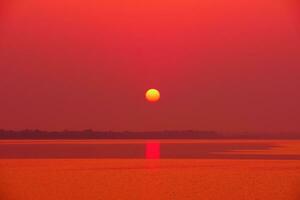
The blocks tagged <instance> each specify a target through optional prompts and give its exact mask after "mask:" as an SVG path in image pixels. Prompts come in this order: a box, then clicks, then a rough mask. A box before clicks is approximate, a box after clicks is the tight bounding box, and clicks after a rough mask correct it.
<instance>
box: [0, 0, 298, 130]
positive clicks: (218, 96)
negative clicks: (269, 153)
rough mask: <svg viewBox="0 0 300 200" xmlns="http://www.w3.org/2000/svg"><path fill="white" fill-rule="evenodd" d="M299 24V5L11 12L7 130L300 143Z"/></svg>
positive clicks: (73, 6) (206, 1)
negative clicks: (202, 133)
mask: <svg viewBox="0 0 300 200" xmlns="http://www.w3.org/2000/svg"><path fill="white" fill-rule="evenodd" d="M299 13H300V3H298V1H296V0H263V1H262V0H252V1H248V0H215V1H211V0H201V1H199V0H172V1H171V0H151V1H150V0H149V1H141V0H140V1H137V0H123V1H121V0H101V1H99V0H87V1H81V0H51V1H50V0H45V1H40V0H24V1H9V0H4V1H1V3H0V94H1V96H0V128H3V129H15V130H20V129H26V128H28V129H32V128H34V129H44V130H63V129H79V130H81V129H86V128H92V129H95V130H132V131H138V130H165V129H176V130H182V129H196V130H216V131H274V132H278V131H300V14H299ZM152 87H156V88H158V89H159V90H160V91H161V96H162V97H161V101H160V102H159V103H156V104H150V103H148V102H146V101H145V99H144V92H145V91H146V89H148V88H152Z"/></svg>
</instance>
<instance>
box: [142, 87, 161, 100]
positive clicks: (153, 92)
mask: <svg viewBox="0 0 300 200" xmlns="http://www.w3.org/2000/svg"><path fill="white" fill-rule="evenodd" d="M145 98H146V99H147V101H149V102H152V103H154V102H157V101H158V100H159V99H160V92H159V91H158V90H157V89H153V88H152V89H149V90H147V92H146V94H145Z"/></svg>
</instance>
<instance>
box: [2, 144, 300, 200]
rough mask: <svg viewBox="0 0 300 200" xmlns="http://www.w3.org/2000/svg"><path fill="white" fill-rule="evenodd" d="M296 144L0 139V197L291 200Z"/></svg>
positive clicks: (298, 163)
mask: <svg viewBox="0 0 300 200" xmlns="http://www.w3.org/2000/svg"><path fill="white" fill-rule="evenodd" d="M299 188H300V141H286V140H285V141H279V140H264V141H254V140H211V141H209V140H177V141H176V140H163V141H142V140H127V141H126V140H91V141H82V140H78V141H16V140H15V141H1V143H0V199H1V200H28V199H30V200H45V199H46V200H52V199H67V200H69V199H70V200H73V199H80V200H82V199H87V200H90V199H99V200H100V199H101V200H102V199H130V200H135V199H136V200H141V199H146V200H148V199H149V200H150V199H151V200H152V199H161V200H166V199H178V200H182V199H204V200H206V199H208V200H210V199H211V200H224V199H225V200H226V199H228V200H235V199H236V200H243V199H245V200H252V199H253V200H254V199H255V200H260V199H261V200H267V199H270V200H271V199H272V200H299V198H300V191H299Z"/></svg>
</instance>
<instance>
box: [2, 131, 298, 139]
mask: <svg viewBox="0 0 300 200" xmlns="http://www.w3.org/2000/svg"><path fill="white" fill-rule="evenodd" d="M0 139H300V133H299V134H297V133H293V134H292V133H247V132H244V133H218V132H213V131H157V132H127V131H125V132H111V131H106V132H104V131H103V132H99V131H93V130H84V131H67V130H66V131H60V132H53V131H41V130H23V131H10V130H0Z"/></svg>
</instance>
